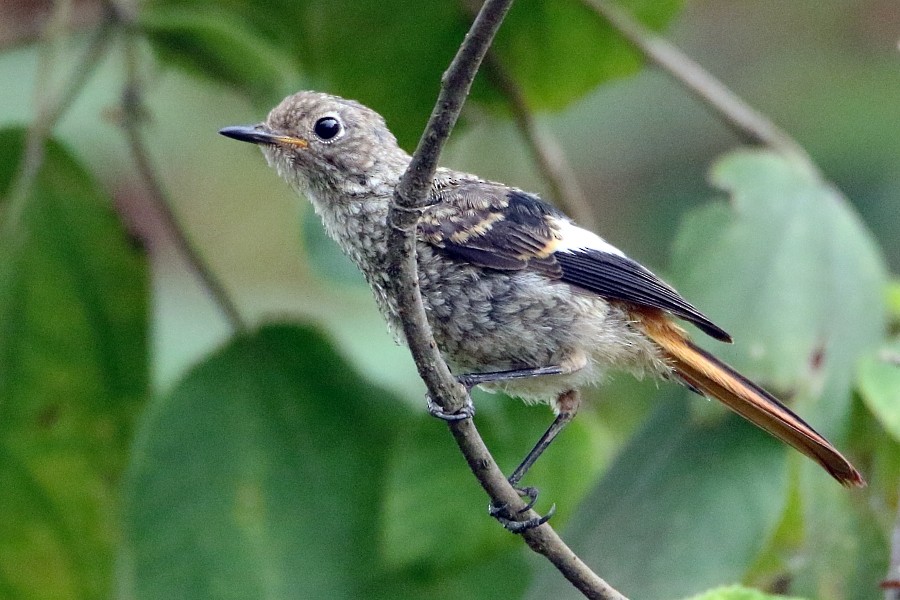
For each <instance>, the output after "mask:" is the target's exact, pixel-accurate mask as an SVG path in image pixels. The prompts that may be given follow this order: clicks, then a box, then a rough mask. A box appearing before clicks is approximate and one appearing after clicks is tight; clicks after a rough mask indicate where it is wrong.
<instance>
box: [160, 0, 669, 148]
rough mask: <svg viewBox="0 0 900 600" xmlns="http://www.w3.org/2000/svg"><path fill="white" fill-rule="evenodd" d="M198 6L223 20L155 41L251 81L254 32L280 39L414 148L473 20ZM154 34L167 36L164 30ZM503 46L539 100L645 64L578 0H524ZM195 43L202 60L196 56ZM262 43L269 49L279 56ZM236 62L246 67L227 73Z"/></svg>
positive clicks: (329, 0) (580, 90)
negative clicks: (221, 15)
mask: <svg viewBox="0 0 900 600" xmlns="http://www.w3.org/2000/svg"><path fill="white" fill-rule="evenodd" d="M680 5H681V0H665V1H663V2H652V1H650V0H628V1H627V2H623V6H624V8H625V9H626V10H630V11H632V12H633V13H634V14H635V15H637V16H638V17H639V18H641V19H642V20H643V21H644V22H645V23H647V24H648V25H650V26H652V27H660V26H662V25H664V24H665V23H667V22H669V21H670V20H671V19H672V18H673V17H674V16H675V14H676V13H677V11H678V9H679V7H680ZM183 6H184V3H183V2H181V1H180V0H179V1H177V2H176V1H174V0H155V1H153V2H150V3H148V4H147V7H148V9H150V10H152V11H154V13H155V12H157V11H162V14H169V11H176V12H175V14H176V15H177V14H179V12H180V11H182V10H185V9H183V8H182V7H183ZM190 6H191V8H190V9H187V10H189V11H191V12H189V13H188V14H189V15H192V14H194V12H196V13H199V14H201V15H202V14H204V13H206V12H208V11H209V10H213V14H214V15H216V16H215V17H210V20H211V21H213V23H203V22H201V23H199V24H196V25H195V24H194V21H195V20H196V19H197V17H193V16H191V17H190V18H189V19H186V20H187V21H188V24H187V25H185V24H182V22H181V20H180V19H179V18H173V19H167V20H166V21H165V22H164V23H163V24H164V25H165V27H164V28H163V31H162V32H161V33H163V34H165V35H167V36H168V37H171V38H172V39H171V40H169V39H168V38H167V39H164V40H162V42H163V43H161V44H160V43H159V42H157V43H156V47H157V48H159V49H161V50H162V51H165V52H166V54H165V56H167V57H171V56H173V55H174V56H178V57H180V60H188V61H190V62H192V63H194V64H195V65H197V66H198V67H199V68H200V69H203V70H205V71H207V72H211V73H212V74H213V76H215V77H216V78H217V79H221V80H225V81H234V82H237V83H241V82H242V81H243V80H246V79H251V78H252V76H253V75H254V71H253V69H252V68H251V66H250V65H251V62H250V60H249V56H252V54H247V55H246V56H245V53H244V52H243V51H242V48H244V47H245V46H246V47H249V48H250V50H253V46H252V44H251V42H250V40H251V39H252V40H253V41H254V42H255V43H258V44H261V45H264V46H265V47H274V48H280V49H282V52H283V53H284V55H287V56H291V57H293V59H294V61H295V62H294V63H293V64H294V66H295V67H298V68H299V69H300V70H302V71H303V72H304V73H306V74H307V75H309V76H310V77H311V79H312V80H313V82H314V84H316V86H317V87H320V88H322V89H323V91H328V92H331V93H335V94H339V95H341V96H345V97H348V98H353V99H356V100H359V101H361V102H363V103H364V104H367V105H369V106H371V107H372V108H374V109H376V110H377V111H378V112H380V113H381V114H383V115H384V116H385V118H386V119H387V122H388V125H389V126H390V127H391V129H392V130H393V132H394V133H395V134H396V135H397V138H398V139H399V140H400V143H401V145H403V146H404V147H406V148H408V149H412V147H413V146H414V145H415V143H416V141H418V139H419V136H420V135H421V132H422V129H423V128H424V126H425V123H426V121H427V119H428V115H429V114H430V112H431V109H432V107H433V105H434V101H435V99H436V98H437V94H438V90H439V86H440V79H441V74H442V73H443V72H444V70H445V69H446V68H447V65H448V64H449V63H450V60H451V59H452V58H453V55H454V53H455V52H456V50H457V48H458V47H459V44H460V43H461V42H462V40H463V38H464V36H465V33H466V31H467V30H468V28H469V24H470V22H471V18H472V17H471V16H470V15H469V13H468V11H467V10H465V9H464V8H463V3H458V2H445V1H444V0H420V1H418V2H409V1H408V0H303V1H293V0H276V1H273V2H267V3H258V2H249V1H245V0H230V1H229V2H226V3H222V2H210V1H208V0H202V1H196V2H192V3H191V4H190ZM223 11H228V12H230V13H231V14H232V15H235V17H234V18H232V19H226V22H227V23H231V22H233V21H235V20H237V21H238V22H240V23H241V24H243V25H244V27H242V28H241V32H240V35H238V34H237V33H231V32H232V30H237V27H235V26H234V25H233V24H229V25H228V32H224V33H223V32H222V31H220V28H219V26H218V25H216V24H215V21H217V20H218V19H219V16H218V14H219V13H221V12H223ZM172 21H174V23H173V22H172ZM222 27H225V26H224V25H223V26H222ZM156 29H159V28H156ZM170 29H172V30H174V32H173V33H172V34H171V35H170V34H169V33H168V32H169V30H170ZM250 32H252V35H251V34H250ZM201 33H202V35H200V34H201ZM153 37H154V38H158V37H159V33H158V32H157V31H156V30H154V31H153ZM232 38H234V39H236V40H237V41H238V44H237V45H236V47H235V49H234V50H230V49H229V48H228V43H227V40H229V39H232ZM198 39H199V41H198ZM496 48H497V52H498V54H499V56H500V57H501V59H502V60H503V61H504V62H506V63H508V68H509V70H510V71H511V73H512V74H513V76H514V77H515V78H516V79H517V81H518V82H519V83H520V85H521V86H522V89H523V91H524V93H525V95H526V97H527V99H528V101H529V103H530V104H531V105H532V106H533V107H534V108H536V109H547V108H561V107H563V106H566V105H567V104H569V103H571V102H573V101H574V100H576V99H577V98H579V97H581V96H582V95H583V94H585V93H586V92H588V91H589V90H591V89H592V88H594V87H595V86H597V85H599V84H600V83H601V82H603V81H604V80H607V79H609V78H611V77H618V76H622V75H626V74H629V73H633V72H635V71H636V70H637V69H638V68H640V65H641V61H640V59H639V58H638V55H637V53H636V52H635V51H634V50H633V49H632V48H631V47H630V45H629V44H628V43H627V42H625V41H624V40H622V39H621V37H620V36H619V35H618V34H617V33H615V32H614V31H613V30H612V28H610V27H609V26H608V25H607V24H606V23H605V22H604V21H603V20H602V19H600V18H599V17H598V16H597V15H596V14H594V13H593V11H591V10H589V9H587V8H586V7H584V6H583V5H582V3H581V2H580V1H579V0H523V1H522V2H521V3H517V5H514V6H513V8H512V10H511V11H510V14H509V17H508V21H507V22H506V23H504V25H503V27H502V28H501V32H500V35H499V36H498V39H497V41H496ZM193 52H199V54H198V56H199V57H200V58H193V56H192V53H193ZM258 53H259V54H262V55H263V58H265V56H266V55H267V54H268V53H267V52H258ZM265 64H268V63H265ZM265 64H264V66H263V67H261V70H263V71H266V69H265ZM231 71H235V72H236V73H235V74H233V75H231V76H230V77H227V78H226V77H224V76H223V75H222V74H226V75H227V74H229V73H230V72H231ZM267 72H269V73H272V74H274V73H275V70H274V69H272V68H269V69H268V70H267ZM479 79H480V81H478V82H477V84H476V88H475V90H474V91H473V98H475V99H478V100H482V101H487V102H492V103H496V102H498V93H497V92H496V91H494V90H492V88H491V87H490V86H489V84H488V83H487V79H485V78H483V77H481V78H479ZM243 87H245V88H246V87H250V86H246V85H244V86H243Z"/></svg>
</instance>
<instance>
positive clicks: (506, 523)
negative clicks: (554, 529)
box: [488, 487, 556, 533]
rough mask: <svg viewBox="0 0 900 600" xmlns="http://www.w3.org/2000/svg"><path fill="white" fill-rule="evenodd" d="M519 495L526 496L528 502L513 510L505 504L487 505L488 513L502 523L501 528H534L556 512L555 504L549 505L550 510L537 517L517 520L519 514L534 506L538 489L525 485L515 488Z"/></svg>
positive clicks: (514, 531)
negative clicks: (522, 506)
mask: <svg viewBox="0 0 900 600" xmlns="http://www.w3.org/2000/svg"><path fill="white" fill-rule="evenodd" d="M515 489H516V491H517V492H519V495H520V496H522V497H523V498H528V503H527V504H526V505H525V506H524V508H521V509H519V510H517V511H515V512H512V511H510V510H509V506H507V505H506V504H500V505H497V504H493V503H492V504H491V505H490V506H488V514H489V515H491V516H492V517H494V518H495V519H497V521H498V522H499V523H500V524H501V525H503V528H504V529H506V530H507V531H509V532H511V533H524V532H526V531H528V530H529V529H534V528H535V527H540V526H541V525H543V524H544V523H546V522H547V521H549V520H550V517H552V516H553V515H554V514H555V513H556V504H554V505H552V506H551V507H550V510H548V511H547V514H546V515H543V516H539V517H532V518H531V519H526V520H524V521H522V520H519V518H518V517H519V516H521V515H523V514H525V513H526V512H528V511H529V510H531V509H532V508H533V507H534V503H535V502H537V497H538V490H537V488H534V487H525V488H519V487H517V488H515Z"/></svg>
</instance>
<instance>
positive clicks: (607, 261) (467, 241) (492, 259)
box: [419, 179, 731, 342]
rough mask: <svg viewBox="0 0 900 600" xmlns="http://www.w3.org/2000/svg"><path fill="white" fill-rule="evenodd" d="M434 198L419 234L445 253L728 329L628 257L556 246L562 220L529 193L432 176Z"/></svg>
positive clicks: (714, 330) (716, 333)
mask: <svg viewBox="0 0 900 600" xmlns="http://www.w3.org/2000/svg"><path fill="white" fill-rule="evenodd" d="M433 193H434V195H435V198H434V199H435V200H436V201H437V203H436V204H435V205H433V206H431V207H430V208H429V209H427V210H426V211H425V213H424V215H423V216H422V219H421V221H420V223H419V233H420V236H421V237H422V239H423V240H424V241H427V242H429V243H431V244H433V245H434V246H437V247H439V248H442V249H443V250H444V251H446V252H447V253H448V254H450V255H451V256H455V257H457V258H459V259H462V260H465V261H467V262H470V263H472V264H475V265H479V266H482V267H487V268H490V269H498V270H503V271H517V270H523V269H525V268H530V269H535V270H538V271H540V272H541V273H544V274H545V275H547V276H548V277H552V278H554V279H560V280H562V281H565V282H567V283H570V284H572V285H576V286H578V287H580V288H583V289H585V290H588V291H591V292H594V293H596V294H599V295H601V296H603V297H605V298H609V299H613V300H622V301H627V302H632V303H635V304H638V305H641V306H648V307H654V308H660V309H663V310H666V311H668V312H670V313H672V314H673V315H676V316H678V317H681V318H683V319H685V320H687V321H690V322H691V323H694V324H695V325H696V326H697V327H699V328H700V329H701V330H703V331H704V332H706V333H707V334H709V335H711V336H712V337H714V338H716V339H719V340H723V341H729V342H730V341H731V337H730V336H729V335H728V334H727V333H726V332H725V331H723V330H722V329H721V328H719V327H718V326H716V325H715V324H714V323H713V322H712V321H710V320H709V319H708V318H707V317H706V316H705V315H703V313H701V312H700V311H698V310H697V309H696V308H694V307H693V306H691V305H690V304H689V303H688V302H687V301H686V300H685V299H684V298H682V297H681V296H680V295H679V294H678V292H676V291H675V290H674V289H673V288H672V287H671V286H669V285H667V284H666V283H665V282H663V281H662V280H661V279H659V278H658V277H657V276H656V275H654V274H653V273H651V272H650V271H648V270H647V269H645V268H644V267H642V266H641V265H640V264H639V263H637V262H635V261H633V260H631V259H630V258H628V257H625V256H622V255H618V254H614V253H611V252H604V251H602V250H596V249H590V248H586V249H583V250H576V251H563V252H556V251H555V248H556V247H557V246H558V245H559V244H560V231H559V223H562V222H563V221H567V219H566V217H565V216H564V215H563V214H562V213H560V212H559V211H558V210H557V209H555V208H553V207H552V206H550V205H549V204H546V203H545V202H543V201H542V200H541V199H540V198H538V197H537V196H533V195H531V194H527V193H525V192H522V191H520V190H514V189H513V190H511V189H510V188H507V187H505V186H502V185H500V184H495V183H489V182H485V181H481V180H474V179H473V180H459V179H445V180H439V183H438V184H437V185H436V186H435V188H434V190H433Z"/></svg>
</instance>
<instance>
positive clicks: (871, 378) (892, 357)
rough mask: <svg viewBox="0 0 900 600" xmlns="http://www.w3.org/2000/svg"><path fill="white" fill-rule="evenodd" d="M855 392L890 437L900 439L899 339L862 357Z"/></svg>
mask: <svg viewBox="0 0 900 600" xmlns="http://www.w3.org/2000/svg"><path fill="white" fill-rule="evenodd" d="M858 381H859V393H860V396H862V399H863V402H865V404H866V406H867V407H868V409H869V410H870V411H871V412H872V414H873V415H875V418H876V419H878V421H879V422H880V423H881V426H882V427H884V429H885V431H887V432H888V433H889V434H890V435H891V436H892V437H893V438H894V440H896V441H898V442H900V340H894V342H893V343H891V344H889V345H887V346H885V347H884V348H882V349H881V350H879V351H877V352H875V353H873V354H871V355H869V356H867V357H865V358H864V359H863V360H862V361H861V362H860V365H859V377H858Z"/></svg>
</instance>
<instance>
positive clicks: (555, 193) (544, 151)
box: [486, 52, 597, 229]
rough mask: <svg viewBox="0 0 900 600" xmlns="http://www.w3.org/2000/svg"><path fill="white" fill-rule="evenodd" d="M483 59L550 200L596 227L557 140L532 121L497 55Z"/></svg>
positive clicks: (586, 223) (516, 85) (586, 225)
mask: <svg viewBox="0 0 900 600" xmlns="http://www.w3.org/2000/svg"><path fill="white" fill-rule="evenodd" d="M486 59H487V73H488V76H489V77H490V78H491V81H493V82H494V85H496V86H497V89H499V90H500V93H502V94H503V95H504V96H505V97H506V100H507V102H509V106H510V108H511V109H512V113H513V118H514V119H515V121H516V126H518V128H519V131H520V132H521V133H522V136H523V137H524V138H525V142H526V143H527V144H528V148H529V149H530V150H531V154H532V156H533V157H534V160H535V162H536V163H537V166H538V169H540V171H541V175H543V177H544V179H545V180H546V182H547V184H548V185H549V186H550V194H551V195H552V197H553V200H554V201H555V202H556V204H557V206H559V207H560V208H562V209H563V211H564V212H566V213H568V215H569V216H570V217H572V218H573V219H575V220H576V221H577V222H578V223H579V224H580V225H582V226H584V227H587V228H588V229H596V225H597V223H596V219H595V217H594V211H593V209H592V208H591V205H590V203H589V202H588V201H587V197H586V196H585V195H584V190H582V189H581V186H580V185H578V176H577V175H576V174H575V170H574V169H573V168H572V165H570V164H569V162H568V161H567V160H566V155H565V152H563V149H562V148H561V147H560V145H559V142H557V141H556V138H555V137H554V136H553V135H551V134H549V133H547V132H546V131H543V130H542V129H541V128H540V126H539V125H538V123H537V121H535V118H534V114H533V112H532V111H531V108H530V107H529V106H528V101H527V100H526V98H525V94H524V93H523V92H522V88H521V87H519V85H518V84H517V83H516V82H515V80H514V79H513V78H512V76H511V75H510V74H509V72H508V71H507V70H506V68H505V67H504V66H503V63H502V62H501V61H500V59H499V57H498V56H497V55H496V54H495V53H493V52H488V55H487V57H486Z"/></svg>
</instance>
